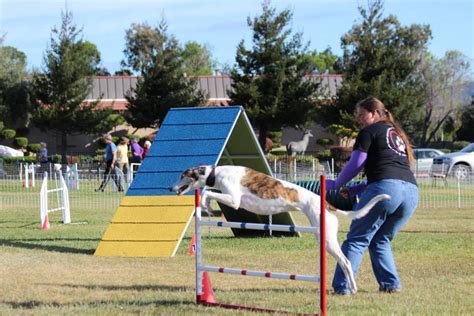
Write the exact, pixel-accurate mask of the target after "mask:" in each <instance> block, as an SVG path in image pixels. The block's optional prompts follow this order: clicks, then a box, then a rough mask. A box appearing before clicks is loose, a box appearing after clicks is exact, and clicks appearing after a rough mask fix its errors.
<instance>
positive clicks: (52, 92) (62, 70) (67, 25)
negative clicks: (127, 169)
mask: <svg viewBox="0 0 474 316" xmlns="http://www.w3.org/2000/svg"><path fill="white" fill-rule="evenodd" d="M61 17H62V23H61V27H60V28H59V29H58V28H53V30H52V35H51V43H50V47H49V48H48V49H47V50H46V54H45V57H44V67H43V71H42V72H41V73H36V74H34V78H33V86H34V90H35V94H36V95H35V96H36V100H37V102H36V103H37V104H36V107H35V110H34V116H33V122H34V123H35V125H37V126H38V127H39V128H40V129H41V130H44V131H49V130H52V131H54V132H57V133H58V134H59V135H61V156H62V163H63V164H65V163H67V160H66V154H67V146H68V141H67V139H68V135H71V134H83V133H90V134H94V133H100V132H104V130H103V129H106V130H108V129H109V128H110V127H111V126H104V124H103V122H104V121H107V117H108V116H109V115H110V114H111V109H99V108H98V107H97V105H98V101H97V102H93V103H91V104H88V105H84V104H83V101H84V100H85V99H86V97H87V94H88V93H89V92H90V91H91V88H92V79H93V77H92V76H93V75H94V73H95V69H96V68H97V63H98V61H99V60H100V58H97V54H98V53H97V49H92V50H91V45H89V44H88V43H85V42H84V41H83V40H82V39H79V36H80V33H81V31H82V30H80V29H77V27H76V26H75V25H74V24H73V21H72V14H71V13H70V12H66V13H62V14H61ZM94 48H95V45H94ZM98 127H100V128H102V129H101V130H98Z"/></svg>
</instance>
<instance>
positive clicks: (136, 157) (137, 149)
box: [130, 137, 143, 163]
mask: <svg viewBox="0 0 474 316" xmlns="http://www.w3.org/2000/svg"><path fill="white" fill-rule="evenodd" d="M130 141H131V143H132V145H131V146H130V148H131V150H132V161H133V162H134V163H141V162H142V156H143V148H142V147H141V146H140V145H139V144H138V142H137V139H136V138H135V137H132V138H131V139H130Z"/></svg>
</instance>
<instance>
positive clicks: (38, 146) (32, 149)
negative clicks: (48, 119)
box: [26, 144, 41, 154]
mask: <svg viewBox="0 0 474 316" xmlns="http://www.w3.org/2000/svg"><path fill="white" fill-rule="evenodd" d="M26 149H27V150H28V151H30V152H32V153H35V154H37V153H39V152H40V150H41V144H29V145H28V146H26Z"/></svg>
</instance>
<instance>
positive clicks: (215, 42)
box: [0, 0, 474, 73]
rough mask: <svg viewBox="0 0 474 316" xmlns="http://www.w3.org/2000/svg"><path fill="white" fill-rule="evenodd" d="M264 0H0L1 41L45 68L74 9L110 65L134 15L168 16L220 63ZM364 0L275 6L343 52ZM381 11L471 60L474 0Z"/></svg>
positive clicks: (302, 0)
mask: <svg viewBox="0 0 474 316" xmlns="http://www.w3.org/2000/svg"><path fill="white" fill-rule="evenodd" d="M261 4H262V1H259V0H237V1H236V0H0V36H4V43H3V44H4V45H9V46H13V47H15V48H17V49H18V50H20V51H22V52H24V53H25V54H26V56H27V61H28V68H29V69H33V68H36V69H38V68H40V67H41V66H42V65H43V55H44V53H45V51H46V49H47V48H48V45H49V43H50V38H51V29H52V28H53V27H55V26H60V24H61V11H64V10H65V8H66V7H67V9H68V10H69V11H70V12H72V14H73V22H74V23H75V24H76V25H77V26H79V27H82V28H83V32H82V35H83V38H84V39H85V40H88V41H90V42H92V43H94V44H95V45H96V46H97V48H98V50H99V51H100V53H101V58H102V66H103V67H106V68H107V69H108V70H109V71H110V72H111V73H114V72H115V71H116V70H119V69H120V61H121V60H122V59H124V55H123V50H124V48H125V31H126V30H127V29H129V28H130V26H131V24H132V23H145V22H147V23H148V24H149V25H152V26H156V25H158V22H159V21H160V20H161V19H162V18H164V19H165V20H166V21H167V23H168V31H169V33H171V34H173V35H174V36H175V37H176V38H177V39H178V41H179V42H180V43H181V44H184V43H186V42H188V41H196V42H198V43H199V44H203V45H204V44H205V45H207V46H208V47H209V48H210V50H211V53H212V56H213V58H214V59H216V60H217V61H218V62H219V63H220V64H229V65H233V64H234V63H235V53H236V47H237V45H238V43H239V42H240V41H241V40H244V41H245V45H246V47H247V48H251V46H252V42H251V35H252V32H251V29H250V28H249V26H248V25H247V17H251V18H254V17H256V16H258V15H260V14H261V12H262V10H261ZM366 4H367V0H292V1H290V0H286V1H285V0H273V1H271V6H272V7H275V8H276V9H277V11H278V12H280V11H282V10H285V9H290V10H291V11H292V12H293V19H292V22H291V27H292V29H293V31H294V32H302V34H303V39H304V40H305V41H306V42H308V41H309V42H310V45H309V49H310V50H317V51H318V52H320V51H323V50H324V49H326V48H328V47H330V48H331V49H332V51H333V53H335V54H336V55H339V56H340V55H342V50H341V47H340V46H341V41H340V39H341V36H342V35H343V34H345V33H346V32H348V31H349V30H350V29H351V27H352V26H353V25H354V24H355V23H358V22H360V21H361V17H360V14H359V11H358V9H357V8H358V6H360V5H362V6H365V5H366ZM384 8H385V9H384V16H387V15H388V14H393V15H395V16H396V17H397V18H398V20H399V21H400V23H401V24H402V25H403V26H408V25H411V24H415V23H416V24H428V25H430V27H431V31H432V36H433V38H432V40H431V41H430V43H429V46H428V49H429V51H430V52H431V53H433V54H434V55H435V56H437V57H443V56H444V54H445V53H446V52H447V51H449V50H458V51H460V52H461V53H463V54H464V55H466V56H467V57H468V58H469V59H470V60H471V64H474V0H385V4H384Z"/></svg>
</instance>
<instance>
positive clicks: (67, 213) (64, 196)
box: [40, 172, 71, 230]
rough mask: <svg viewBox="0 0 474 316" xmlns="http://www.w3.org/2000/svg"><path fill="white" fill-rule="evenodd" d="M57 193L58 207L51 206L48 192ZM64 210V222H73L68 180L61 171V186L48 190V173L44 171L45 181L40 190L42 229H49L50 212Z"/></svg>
mask: <svg viewBox="0 0 474 316" xmlns="http://www.w3.org/2000/svg"><path fill="white" fill-rule="evenodd" d="M50 193H55V195H56V199H57V205H58V207H56V208H49V206H48V205H49V204H48V201H49V198H48V194H50ZM56 211H62V214H63V223H64V224H69V223H71V210H70V207H69V192H68V189H67V185H66V182H65V181H64V178H63V176H62V174H61V173H60V172H59V187H56V188H54V189H49V190H48V173H47V172H45V173H44V177H43V183H42V185H41V191H40V224H41V229H42V230H46V229H49V217H48V214H49V213H51V212H56Z"/></svg>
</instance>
